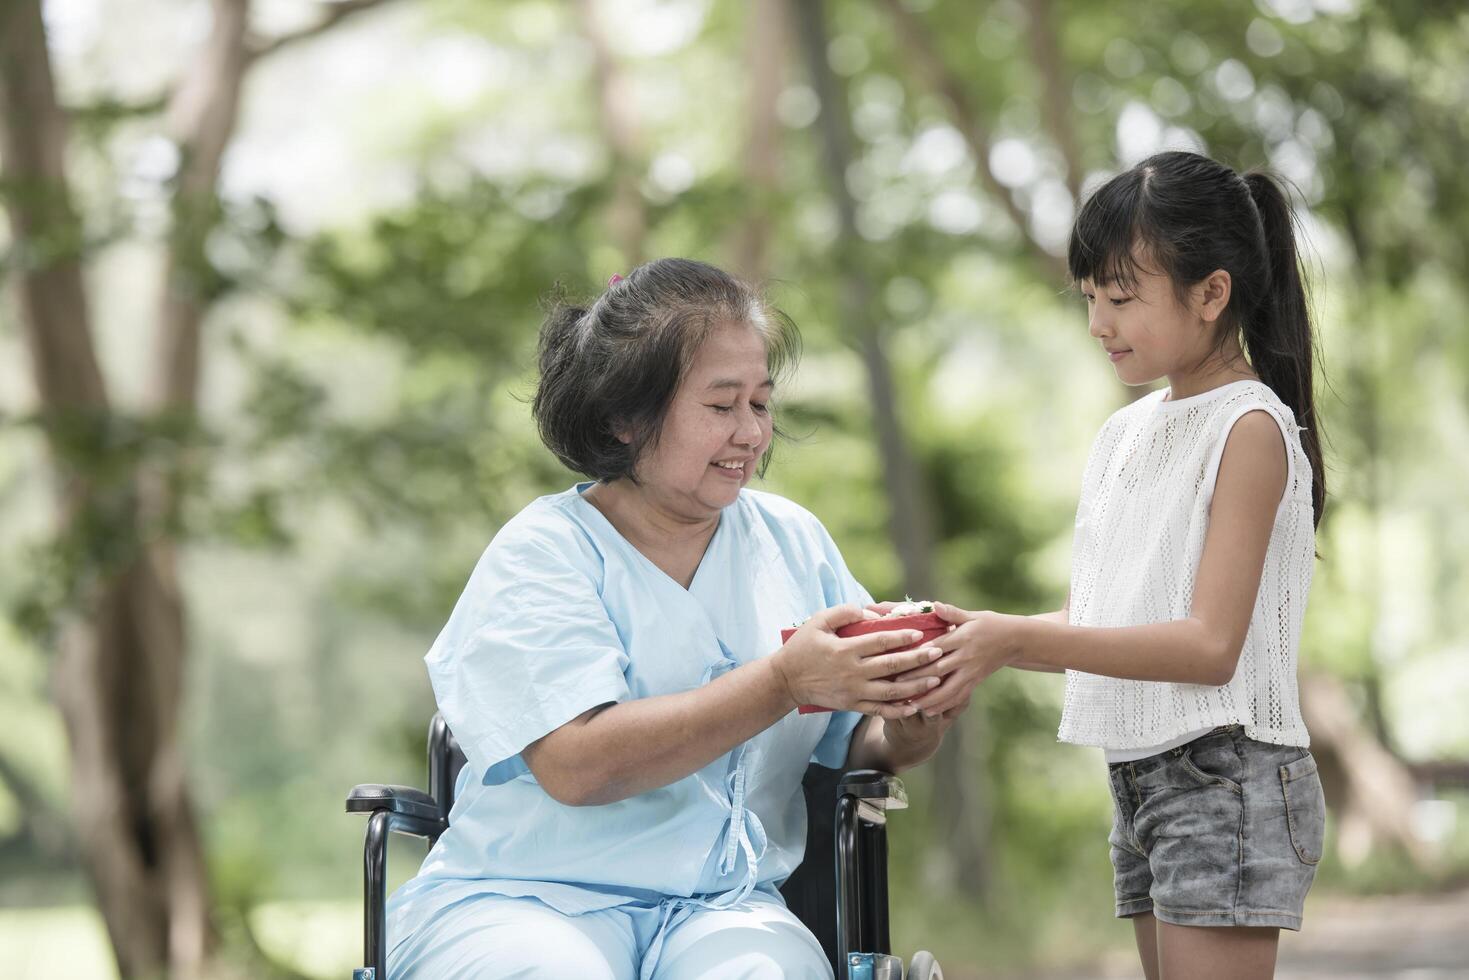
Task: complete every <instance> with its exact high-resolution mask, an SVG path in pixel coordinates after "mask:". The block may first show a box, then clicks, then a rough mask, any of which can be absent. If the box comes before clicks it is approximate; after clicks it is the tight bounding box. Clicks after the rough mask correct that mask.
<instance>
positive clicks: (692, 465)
mask: <svg viewBox="0 0 1469 980" xmlns="http://www.w3.org/2000/svg"><path fill="white" fill-rule="evenodd" d="M773 388H774V382H773V381H772V380H771V378H770V370H769V367H768V366H767V363H766V351H765V339H764V337H762V336H761V334H760V333H759V331H757V330H756V329H755V328H754V327H752V326H750V325H749V324H747V323H725V324H721V325H720V326H718V327H715V328H714V330H713V331H712V332H711V333H710V335H709V338H708V339H707V340H705V341H704V343H703V345H702V346H701V347H700V348H699V349H698V351H697V352H696V353H695V354H694V358H693V363H692V364H690V366H689V369H688V371H687V372H686V373H685V374H684V377H683V380H682V382H681V383H680V384H679V388H678V391H677V392H675V393H674V396H673V402H672V404H670V405H669V407H668V414H667V416H665V418H664V420H663V429H662V432H661V433H660V434H659V437H658V440H657V442H656V443H655V444H654V445H652V446H651V447H649V448H648V450H647V451H646V452H645V453H644V454H643V457H642V459H640V460H639V461H638V465H637V476H638V480H639V482H640V483H641V484H642V490H643V492H644V493H646V494H648V495H649V496H650V497H652V498H654V499H655V500H656V502H657V503H658V504H659V505H660V506H662V507H664V508H666V509H668V510H671V511H673V512H674V513H677V514H679V515H681V516H684V517H689V518H694V519H706V518H709V517H712V516H714V515H716V514H717V513H718V512H719V511H720V510H722V509H723V508H725V507H728V506H729V505H730V504H732V503H734V502H735V498H736V497H737V496H738V495H739V492H740V488H741V487H743V486H744V485H745V484H747V483H749V482H750V477H751V476H753V475H754V473H755V467H756V466H757V465H758V464H759V462H760V457H762V456H763V455H764V454H765V450H766V449H768V448H769V447H770V440H771V435H772V432H773V423H772V421H771V416H770V396H771V393H772V390H773Z"/></svg>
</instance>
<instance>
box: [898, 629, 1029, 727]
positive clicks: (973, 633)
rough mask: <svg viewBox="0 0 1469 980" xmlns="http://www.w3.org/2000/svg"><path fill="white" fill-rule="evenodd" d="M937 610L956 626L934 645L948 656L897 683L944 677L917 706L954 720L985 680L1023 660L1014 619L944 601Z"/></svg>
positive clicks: (915, 700)
mask: <svg viewBox="0 0 1469 980" xmlns="http://www.w3.org/2000/svg"><path fill="white" fill-rule="evenodd" d="M933 611H934V612H936V613H938V615H939V618H941V619H943V620H944V621H945V622H948V623H952V624H954V628H953V629H951V630H950V631H949V632H948V633H946V634H944V635H943V636H940V637H938V638H936V639H935V640H933V641H932V643H931V645H932V646H936V647H938V648H939V649H940V650H943V651H944V655H943V656H942V657H940V658H939V659H938V660H935V661H934V662H933V663H930V664H927V665H925V666H922V667H918V668H916V669H914V670H911V671H909V672H908V673H906V674H904V675H902V676H900V677H896V678H894V680H895V681H898V682H903V683H906V682H908V681H910V680H916V679H918V678H920V677H941V678H943V681H942V683H941V684H939V686H938V687H936V688H934V689H933V690H932V691H930V692H928V693H926V694H924V695H922V696H921V697H918V698H915V699H914V701H913V703H914V704H915V705H916V706H917V707H918V708H919V710H920V711H922V712H924V713H925V714H934V715H943V716H949V717H952V716H953V715H957V714H958V713H959V712H961V711H963V710H964V708H965V707H966V706H967V705H968V704H969V697H970V695H971V694H972V693H973V691H974V688H975V687H976V686H977V685H978V684H979V683H980V682H981V681H983V680H984V679H985V678H987V677H989V676H990V675H991V674H993V673H994V672H995V671H997V670H999V669H1000V668H1001V667H1004V666H1007V665H1009V664H1012V663H1015V662H1016V660H1017V659H1018V658H1019V650H1018V648H1017V647H1016V645H1015V642H1014V640H1013V638H1012V631H1011V629H1010V625H1011V624H1010V621H1011V620H1012V619H1013V618H1014V617H1011V616H1006V615H1003V614H1001V613H996V612H968V611H966V610H963V609H960V608H958V607H957V606H951V605H949V604H947V603H943V602H937V603H934V607H933Z"/></svg>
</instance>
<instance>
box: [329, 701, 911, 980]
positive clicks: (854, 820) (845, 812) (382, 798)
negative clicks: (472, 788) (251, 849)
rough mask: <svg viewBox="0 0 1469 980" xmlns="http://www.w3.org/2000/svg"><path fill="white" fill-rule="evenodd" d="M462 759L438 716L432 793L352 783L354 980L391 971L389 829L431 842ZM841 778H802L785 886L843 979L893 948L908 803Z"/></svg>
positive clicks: (883, 777)
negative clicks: (825, 833) (802, 839)
mask: <svg viewBox="0 0 1469 980" xmlns="http://www.w3.org/2000/svg"><path fill="white" fill-rule="evenodd" d="M464 761H465V760H464V753H463V751H462V750H461V749H460V748H459V743H458V741H457V740H456V739H455V738H454V733H453V732H451V731H450V730H449V726H448V724H447V723H445V721H444V719H443V718H442V716H440V715H437V714H435V715H434V717H433V720H432V721H431V722H430V723H429V731H428V770H429V792H427V793H425V792H423V791H422V790H419V789H416V788H413V787H410V786H392V785H386V784H381V783H366V784H362V785H359V786H356V787H353V789H352V792H351V793H350V794H349V795H348V797H347V812H349V813H366V814H368V820H367V830H366V834H365V838H364V843H363V872H362V885H363V913H364V914H363V930H362V933H363V959H364V960H365V963H364V965H363V967H361V968H359V969H357V970H356V971H354V973H353V978H354V980H385V978H386V976H387V937H386V935H385V920H386V914H387V874H388V838H389V836H390V835H392V834H395V833H397V834H406V835H409V836H413V837H421V838H423V839H424V840H426V841H428V843H429V846H430V847H432V846H433V844H434V842H436V841H437V840H438V839H439V835H440V834H442V833H443V832H444V831H445V830H447V829H448V826H449V821H448V812H449V809H450V808H451V806H452V804H453V798H454V783H455V780H456V779H457V778H458V776H459V770H460V769H461V768H462V767H463V765H464ZM837 775H838V774H837V773H836V771H835V770H829V769H822V768H821V767H819V766H815V765H813V766H812V767H811V768H810V770H809V771H808V775H807V779H806V780H805V784H804V786H805V792H806V794H807V818H808V822H809V824H810V827H809V828H808V831H809V833H808V839H807V854H806V860H805V861H803V862H802V866H801V868H799V869H797V873H796V874H794V875H792V876H791V880H789V881H787V882H786V884H785V885H783V886H782V889H781V890H782V892H783V893H785V892H786V889H787V888H792V887H794V888H795V889H804V890H807V891H809V894H807V893H806V891H801V892H800V893H798V894H790V893H787V894H786V898H787V901H788V903H789V904H790V905H791V907H792V911H794V912H795V913H796V915H797V916H798V917H799V918H801V919H802V921H803V922H804V923H805V924H806V926H807V927H808V928H810V929H811V930H812V932H813V933H815V934H816V936H817V938H818V940H820V941H821V943H822V947H823V949H825V950H826V953H827V956H828V957H829V958H830V959H831V960H832V968H833V970H834V972H835V974H836V977H837V980H847V972H848V971H847V965H848V963H849V962H850V961H851V958H852V954H853V953H857V952H861V953H875V954H879V955H882V956H887V955H890V954H891V951H892V943H891V939H890V936H889V930H888V881H887V857H888V847H887V811H888V810H889V809H902V808H904V807H906V806H907V805H908V800H907V795H906V793H905V791H904V789H903V784H902V782H901V781H900V780H899V779H898V778H897V777H896V776H894V775H892V774H890V773H885V772H878V771H876V770H871V769H858V770H853V771H850V772H847V773H844V774H841V775H840V778H835V777H837ZM833 782H835V789H834V792H835V795H836V805H835V807H834V810H827V812H828V813H833V814H834V825H833V833H832V836H833V840H834V846H833V847H832V849H830V850H828V851H827V852H826V854H827V855H828V857H829V858H830V859H832V866H831V871H832V873H830V874H825V875H823V874H821V873H820V872H821V870H822V867H821V866H822V865H823V864H825V862H824V861H823V860H822V858H821V857H820V851H819V849H813V848H812V846H811V845H812V843H813V841H812V838H813V837H814V838H817V839H818V841H819V838H820V837H821V836H822V833H821V830H822V824H823V819H824V818H823V817H822V816H821V815H820V814H821V806H820V803H821V799H822V798H823V797H825V798H827V799H830V793H831V792H832V791H833V790H832V785H833ZM813 804H816V805H815V806H813ZM813 866H814V867H813ZM813 871H814V872H816V873H813ZM798 876H799V880H798ZM823 879H824V880H823ZM798 906H799V907H798ZM833 906H834V911H835V915H834V920H835V934H834V935H832V934H830V933H828V932H827V930H826V928H825V925H824V924H825V922H830V921H832V919H833V916H832V914H831V913H832V910H833ZM803 912H804V913H805V914H802V913H803ZM813 917H814V919H815V920H814V921H812V920H811V919H812V918H813Z"/></svg>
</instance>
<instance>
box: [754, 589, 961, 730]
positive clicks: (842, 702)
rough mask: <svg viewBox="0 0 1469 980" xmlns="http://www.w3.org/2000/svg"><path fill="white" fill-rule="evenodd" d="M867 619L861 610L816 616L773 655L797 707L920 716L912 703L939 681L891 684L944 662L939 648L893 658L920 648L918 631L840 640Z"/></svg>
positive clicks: (929, 678) (929, 647)
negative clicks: (940, 660)
mask: <svg viewBox="0 0 1469 980" xmlns="http://www.w3.org/2000/svg"><path fill="white" fill-rule="evenodd" d="M864 618H866V617H865V616H864V615H863V611H862V610H861V609H860V608H858V607H857V606H834V607H832V608H831V609H826V610H823V611H822V612H819V613H817V614H816V615H815V616H812V617H811V619H810V620H808V621H807V622H806V624H805V625H804V626H802V627H801V628H800V629H799V630H797V631H796V633H795V635H793V636H792V637H791V638H790V640H788V641H787V642H786V644H785V645H784V646H782V647H781V648H780V649H779V650H777V651H776V652H775V653H774V654H773V655H772V659H773V660H774V663H775V667H776V670H777V672H778V673H779V674H780V675H781V677H782V679H783V680H784V681H785V685H786V690H787V693H788V694H789V696H790V699H791V702H792V703H793V704H820V705H825V706H826V707H829V708H834V709H837V710H839V711H860V712H862V713H863V714H867V715H880V716H881V717H883V718H902V717H905V716H909V715H913V714H915V713H917V711H918V708H917V707H916V706H915V705H913V704H901V703H895V702H902V701H905V700H907V701H911V700H912V699H914V698H916V697H918V696H919V695H920V694H924V693H927V692H928V691H931V690H933V689H935V688H936V687H938V686H939V684H940V680H939V678H937V677H933V676H924V677H910V678H909V679H907V680H897V679H894V680H887V679H886V678H888V677H890V676H892V675H894V674H902V673H904V672H905V671H906V672H910V673H911V672H912V671H913V670H914V669H915V668H918V667H921V666H923V665H925V664H931V663H933V662H934V661H935V660H937V659H938V658H939V656H940V651H939V650H938V649H937V648H935V647H934V646H933V645H927V646H923V647H919V648H918V649H916V650H905V651H903V652H901V653H891V652H889V651H892V650H895V649H897V648H899V647H905V646H908V645H909V644H912V643H915V642H917V640H918V639H919V638H920V637H921V636H922V635H923V634H922V633H920V632H918V631H917V630H887V631H884V632H878V633H869V634H867V635H866V636H854V637H840V636H837V635H836V631H837V630H838V629H840V628H841V627H843V626H847V625H849V624H851V623H856V622H860V621H861V620H863V619H864Z"/></svg>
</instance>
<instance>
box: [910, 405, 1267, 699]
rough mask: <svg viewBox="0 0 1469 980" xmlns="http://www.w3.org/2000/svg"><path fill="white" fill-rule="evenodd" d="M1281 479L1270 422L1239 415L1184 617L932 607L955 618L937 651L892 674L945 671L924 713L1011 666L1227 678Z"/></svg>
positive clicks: (1212, 682)
mask: <svg viewBox="0 0 1469 980" xmlns="http://www.w3.org/2000/svg"><path fill="white" fill-rule="evenodd" d="M1287 475H1288V470H1287V467H1286V457H1285V441H1284V440H1283V439H1282V438H1281V434H1280V428H1279V426H1278V425H1276V423H1275V420H1274V419H1273V418H1272V417H1271V416H1270V415H1269V414H1268V413H1266V412H1264V411H1253V412H1248V413H1246V414H1245V415H1244V416H1242V417H1241V418H1240V420H1239V421H1238V422H1236V423H1235V425H1234V427H1233V429H1232V430H1231V431H1230V434H1229V437H1228V440H1227V441H1226V442H1225V446H1224V455H1223V457H1222V459H1221V461H1220V464H1219V474H1218V480H1217V482H1216V484H1215V488H1214V499H1213V501H1212V502H1211V504H1210V509H1209V530H1208V533H1207V534H1206V536H1205V538H1204V550H1203V554H1202V556H1201V557H1200V560H1199V569H1198V575H1197V576H1196V579H1195V582H1194V592H1193V603H1192V606H1191V607H1190V610H1189V616H1188V617H1187V618H1186V619H1177V620H1173V621H1172V622H1167V623H1153V624H1150V625H1146V626H1123V627H1116V628H1100V627H1086V626H1070V625H1067V624H1066V623H1065V622H1064V621H1057V620H1054V619H1052V618H1051V617H1049V616H1045V617H1025V616H1006V615H1002V614H1000V613H993V612H980V613H972V612H965V611H964V610H961V609H955V608H954V607H952V606H945V605H939V606H937V607H936V611H937V612H938V613H939V614H940V615H941V616H943V617H944V618H945V619H948V620H949V621H950V622H954V623H956V624H958V626H957V628H956V629H954V630H953V631H951V632H950V633H948V634H947V635H945V636H941V637H939V638H938V639H936V640H935V641H934V644H933V645H934V646H937V647H939V648H941V649H943V650H944V651H945V656H944V657H943V658H942V659H940V660H938V661H937V662H935V663H933V664H931V665H929V666H927V667H922V668H919V669H917V670H914V671H910V672H909V673H908V674H906V675H904V677H903V678H902V679H907V678H909V677H921V676H927V675H931V674H942V675H945V676H944V682H943V684H941V685H940V686H939V687H937V688H935V689H934V690H933V691H932V692H931V693H929V694H926V695H924V696H923V697H920V698H918V699H917V701H916V703H917V704H918V706H919V707H920V708H921V709H923V710H925V711H934V710H938V711H943V710H947V709H948V708H949V707H951V706H953V705H955V704H958V703H959V700H960V699H961V698H962V697H965V696H967V695H968V693H969V691H970V690H972V689H973V687H974V685H975V684H978V683H979V682H980V681H982V680H984V679H985V678H986V677H988V676H989V675H990V674H992V673H994V671H996V670H998V669H999V668H1000V667H1004V666H1009V665H1016V664H1025V665H1028V666H1031V667H1032V669H1034V668H1036V667H1039V668H1042V669H1044V668H1047V667H1049V668H1052V669H1057V670H1067V669H1069V670H1083V671H1086V672H1087V673H1091V674H1102V675H1105V676H1108V677H1121V678H1127V679H1129V680H1141V681H1171V682H1174V683H1183V684H1205V685H1209V686H1218V685H1221V684H1227V683H1228V682H1229V680H1230V678H1232V677H1233V676H1234V671H1235V667H1236V666H1237V665H1238V663H1239V654H1240V650H1241V648H1242V647H1243V646H1244V640H1245V635H1246V634H1247V633H1248V632H1249V628H1250V616H1251V614H1252V613H1253V612H1254V608H1255V598H1256V594H1257V593H1258V591H1259V588H1260V574H1261V571H1262V570H1263V569H1264V567H1265V552H1266V550H1267V548H1268V547H1269V544H1270V532H1271V529H1272V528H1273V527H1274V524H1275V513H1276V510H1277V509H1278V507H1279V504H1280V499H1281V497H1282V496H1283V494H1284V493H1285V482H1286V477H1287Z"/></svg>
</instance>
